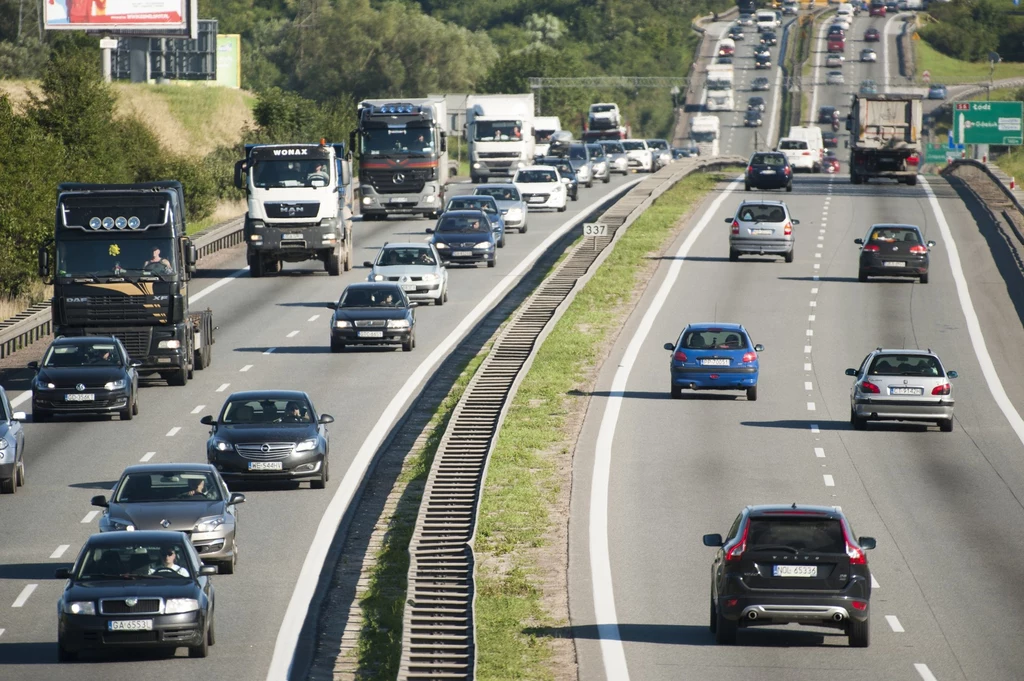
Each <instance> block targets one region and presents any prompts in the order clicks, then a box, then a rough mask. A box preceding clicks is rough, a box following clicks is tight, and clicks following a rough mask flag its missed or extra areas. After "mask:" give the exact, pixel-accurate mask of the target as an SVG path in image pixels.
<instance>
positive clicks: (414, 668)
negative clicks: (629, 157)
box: [398, 156, 747, 681]
mask: <svg viewBox="0 0 1024 681" xmlns="http://www.w3.org/2000/svg"><path fill="white" fill-rule="evenodd" d="M746 161H747V160H746V158H743V157H739V156H736V157H733V156H728V157H717V158H715V159H693V160H690V159H686V160H685V161H680V162H679V165H677V164H672V165H670V166H667V167H666V168H664V169H662V170H661V171H659V172H658V173H656V174H654V175H652V176H651V177H649V178H646V179H645V180H643V181H641V182H640V183H639V184H637V185H636V186H635V187H634V188H633V189H631V190H630V191H629V192H628V193H627V194H626V195H625V196H623V197H622V198H621V199H619V200H618V201H616V202H615V204H613V205H612V206H611V207H610V208H609V209H608V210H606V211H605V212H604V214H603V215H602V217H601V218H600V219H599V220H600V222H602V223H604V224H605V225H607V226H608V234H607V236H604V237H595V241H590V240H586V241H583V242H580V243H579V244H577V245H576V246H575V247H574V248H573V249H572V250H570V252H569V253H568V254H567V256H566V258H565V259H564V260H563V261H562V262H561V264H560V265H559V266H558V267H557V268H556V269H555V270H554V271H553V272H552V273H551V274H549V275H548V276H547V277H546V278H545V279H544V281H543V282H541V284H540V285H539V286H538V287H537V289H536V290H535V291H534V292H533V293H532V294H531V295H530V296H529V297H528V298H527V299H526V300H525V301H524V302H523V304H522V305H521V306H520V308H519V309H518V310H517V312H516V313H515V315H514V316H513V317H512V319H511V320H510V321H509V323H508V325H507V326H506V327H505V328H504V329H503V330H502V332H501V334H500V335H499V336H498V338H497V340H496V341H495V343H494V345H493V346H492V348H491V350H490V352H489V353H488V355H487V357H486V358H485V359H484V361H483V363H482V364H481V365H480V368H479V369H478V370H477V372H476V374H475V375H474V376H473V378H472V380H470V382H469V385H468V386H467V387H466V390H465V392H464V393H463V395H462V397H461V399H460V400H459V403H458V404H457V405H456V407H455V409H454V410H453V412H452V416H451V419H450V420H449V422H448V425H447V427H446V429H445V432H444V435H443V436H442V438H441V442H440V444H439V446H438V449H437V453H436V454H435V457H434V463H433V466H432V467H431V470H430V474H429V476H428V478H427V483H426V487H425V489H424V492H423V498H422V501H421V505H420V510H419V514H418V517H417V519H416V525H415V528H414V530H413V536H412V540H411V541H410V544H409V573H408V585H409V586H408V594H407V598H406V607H405V612H404V616H403V628H402V659H401V665H400V668H399V672H398V679H399V681H435V680H439V679H446V680H449V681H450V680H453V679H463V680H466V681H469V680H471V679H474V678H475V677H476V632H475V600H476V590H475V580H474V576H473V575H474V571H475V561H474V554H473V541H474V537H475V534H476V526H477V521H478V518H477V513H478V510H479V499H480V491H481V488H482V486H483V480H484V477H485V475H486V471H487V462H488V459H489V457H490V454H491V452H492V451H493V448H494V443H495V441H496V439H497V438H496V436H497V434H498V432H499V430H500V428H501V424H502V422H503V421H504V418H505V414H506V412H507V409H508V408H509V406H510V405H511V400H512V397H513V396H514V395H515V393H516V391H517V389H518V386H519V382H520V381H521V379H522V376H523V375H524V374H525V371H524V370H525V369H527V368H528V367H529V365H530V363H531V362H532V360H533V356H534V353H535V352H536V350H537V348H538V347H539V345H540V342H541V341H542V339H543V336H544V335H545V332H546V330H547V329H549V328H550V326H551V323H552V322H553V321H555V320H557V319H558V318H559V317H560V316H561V312H562V311H564V309H565V307H566V305H567V304H568V302H569V301H571V299H572V297H573V296H574V295H575V291H576V290H577V289H578V284H579V282H580V281H581V280H583V279H585V278H586V277H587V275H588V272H590V270H591V268H592V267H593V265H594V264H595V262H597V261H598V260H599V259H600V258H601V257H602V255H603V254H604V253H605V251H606V250H607V248H608V246H609V245H610V244H612V243H613V241H614V240H615V237H616V236H617V235H618V234H619V233H620V231H624V230H625V229H626V228H627V227H628V226H629V225H630V224H631V223H632V222H633V221H634V220H635V219H636V218H637V217H638V216H639V215H640V214H641V213H643V211H644V210H646V209H647V207H648V206H650V205H651V203H653V202H654V200H655V199H656V198H657V197H658V196H660V195H661V194H662V193H664V192H665V191H667V190H668V189H669V188H670V187H672V186H673V185H674V184H675V183H676V182H678V181H679V180H681V179H683V178H684V177H686V176H687V175H689V174H690V173H693V172H696V171H699V170H705V169H709V168H712V167H722V166H728V165H742V164H745V163H746Z"/></svg>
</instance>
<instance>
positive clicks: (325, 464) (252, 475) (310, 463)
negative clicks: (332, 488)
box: [199, 390, 334, 489]
mask: <svg viewBox="0 0 1024 681" xmlns="http://www.w3.org/2000/svg"><path fill="white" fill-rule="evenodd" d="M199 422H200V423H202V424H204V425H207V426H210V428H211V430H210V439H209V440H207V441H206V458H207V460H208V461H209V462H210V463H211V464H213V465H214V466H215V467H216V468H217V471H218V472H220V475H221V477H222V478H224V479H225V480H240V479H241V480H278V481H281V480H296V481H297V480H309V486H310V487H312V488H313V489H323V488H324V487H326V486H327V480H328V479H329V473H330V471H329V459H328V454H329V450H330V438H329V436H328V433H327V427H326V426H327V424H328V423H334V417H333V416H331V415H330V414H318V413H317V411H316V409H315V408H314V407H313V402H312V400H310V399H309V395H307V394H306V393H304V392H299V391H295V390H250V391H247V392H238V393H233V394H232V395H231V396H229V397H228V399H227V400H226V401H225V402H224V406H223V407H222V408H221V410H220V416H218V417H217V419H216V420H214V418H213V417H212V416H204V417H203V418H201V419H200V420H199Z"/></svg>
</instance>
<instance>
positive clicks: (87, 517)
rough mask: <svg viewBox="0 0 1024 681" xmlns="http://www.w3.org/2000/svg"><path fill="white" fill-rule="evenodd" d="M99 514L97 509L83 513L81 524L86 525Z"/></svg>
mask: <svg viewBox="0 0 1024 681" xmlns="http://www.w3.org/2000/svg"><path fill="white" fill-rule="evenodd" d="M99 514H100V512H99V511H89V512H88V513H86V514H85V517H84V518H82V524H83V525H87V524H88V523H91V522H92V521H94V520H96V516H98V515H99Z"/></svg>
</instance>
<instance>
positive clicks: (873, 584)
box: [871, 575, 882, 589]
mask: <svg viewBox="0 0 1024 681" xmlns="http://www.w3.org/2000/svg"><path fill="white" fill-rule="evenodd" d="M881 587H882V585H881V584H879V583H878V580H877V579H875V576H874V575H871V588H872V589H879V588H881Z"/></svg>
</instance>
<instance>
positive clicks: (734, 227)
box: [732, 220, 740, 234]
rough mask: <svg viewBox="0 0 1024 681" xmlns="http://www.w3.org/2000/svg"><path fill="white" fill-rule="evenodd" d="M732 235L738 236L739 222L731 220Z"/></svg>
mask: <svg viewBox="0 0 1024 681" xmlns="http://www.w3.org/2000/svg"><path fill="white" fill-rule="evenodd" d="M732 233H733V234H739V233H740V221H739V220H733V221H732Z"/></svg>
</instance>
